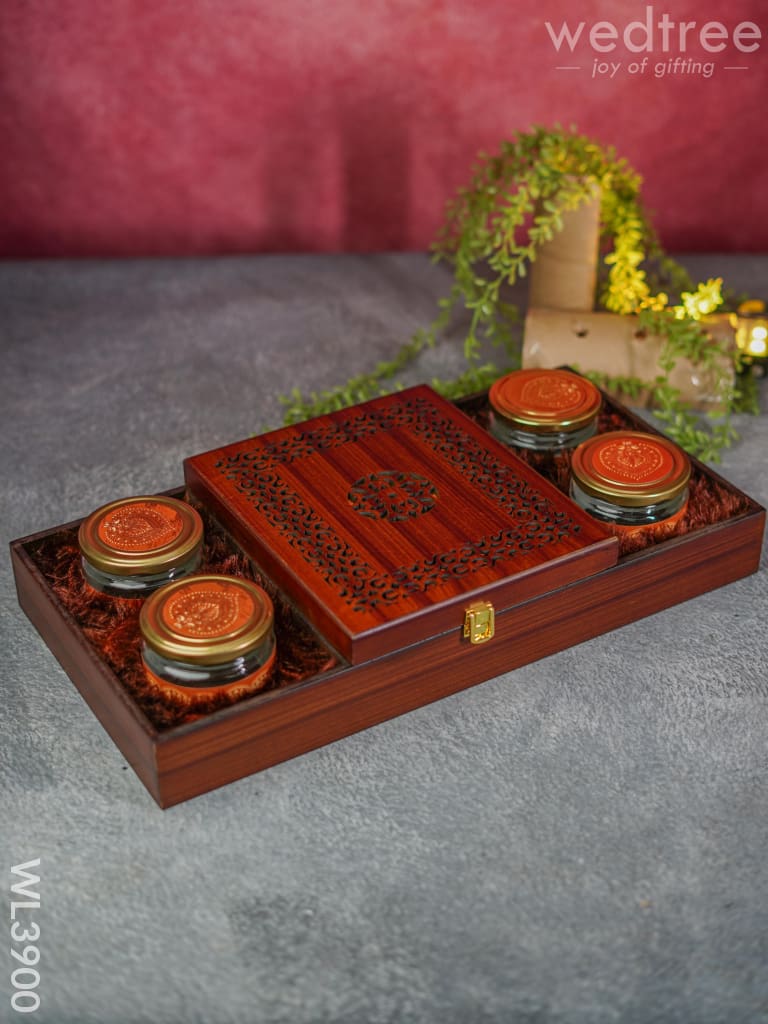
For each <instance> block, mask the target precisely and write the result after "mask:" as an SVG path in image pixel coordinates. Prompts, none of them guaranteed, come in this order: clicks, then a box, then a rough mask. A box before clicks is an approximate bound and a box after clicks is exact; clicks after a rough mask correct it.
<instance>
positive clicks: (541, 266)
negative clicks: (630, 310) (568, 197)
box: [528, 186, 600, 311]
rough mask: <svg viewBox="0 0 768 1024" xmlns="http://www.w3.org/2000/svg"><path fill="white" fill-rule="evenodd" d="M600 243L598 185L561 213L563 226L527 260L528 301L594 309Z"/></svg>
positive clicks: (533, 304)
mask: <svg viewBox="0 0 768 1024" xmlns="http://www.w3.org/2000/svg"><path fill="white" fill-rule="evenodd" d="M599 243H600V189H599V187H598V186H595V190H594V198H593V199H590V200H587V202H585V203H582V205H581V206H578V207H577V208H576V209H575V210H570V211H568V212H567V213H564V214H563V229H562V231H559V232H558V233H557V234H556V235H555V237H554V238H553V239H552V240H551V241H550V242H545V243H544V244H543V245H542V246H540V248H539V250H538V252H537V253H536V259H535V260H534V261H533V263H531V269H530V290H529V294H528V301H529V304H530V305H531V306H545V307H548V308H550V309H568V310H584V311H588V310H591V309H594V306H595V288H596V286H597V258H598V249H599Z"/></svg>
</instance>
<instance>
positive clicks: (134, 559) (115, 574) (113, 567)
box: [78, 495, 203, 597]
mask: <svg viewBox="0 0 768 1024" xmlns="http://www.w3.org/2000/svg"><path fill="white" fill-rule="evenodd" d="M78 542H79V544H80V551H81V554H82V566H83V572H84V574H85V578H86V580H87V581H88V583H89V584H90V585H91V586H92V587H94V588H95V589H96V590H100V591H102V592H103V593H105V594H112V595H115V596H120V597H144V596H145V595H146V594H149V593H151V592H152V591H153V590H155V589H157V587H160V586H162V585H163V584H164V583H168V582H170V581H171V580H175V579H179V578H180V577H183V576H187V575H189V574H190V573H193V572H195V571H196V570H197V568H198V567H199V565H200V558H201V554H202V548H203V521H202V519H201V518H200V516H199V515H198V513H197V512H196V511H195V509H193V508H192V506H191V505H188V504H187V503H186V502H185V501H179V500H178V499H177V498H168V497H165V496H163V495H152V496H144V495H141V496H138V497H134V498H123V499H121V500H120V501H113V502H110V504H108V505H103V506H102V507H101V508H98V509H96V511H95V512H93V513H92V514H91V515H90V516H89V517H88V518H87V519H86V520H85V521H84V522H83V523H82V524H81V526H80V530H79V533H78Z"/></svg>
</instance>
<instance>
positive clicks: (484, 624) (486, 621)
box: [464, 601, 496, 644]
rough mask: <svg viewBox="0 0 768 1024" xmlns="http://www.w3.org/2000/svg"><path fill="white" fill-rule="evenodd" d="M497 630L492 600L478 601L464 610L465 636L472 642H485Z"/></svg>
mask: <svg viewBox="0 0 768 1024" xmlns="http://www.w3.org/2000/svg"><path fill="white" fill-rule="evenodd" d="M495 631H496V623H495V615H494V611H493V605H492V604H491V602H490V601H476V602H475V603H474V604H471V605H470V606H469V608H467V609H466V610H465V611H464V636H465V637H468V638H469V642H470V643H471V644H484V643H485V642H486V640H490V639H491V637H492V636H493V634H494V632H495Z"/></svg>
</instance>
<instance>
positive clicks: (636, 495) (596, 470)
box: [571, 430, 691, 508]
mask: <svg viewBox="0 0 768 1024" xmlns="http://www.w3.org/2000/svg"><path fill="white" fill-rule="evenodd" d="M571 472H572V474H573V479H574V480H575V482H576V483H577V484H578V486H579V487H581V489H582V490H583V491H585V492H586V493H587V494H591V495H592V496H593V497H596V498H603V499H605V500H606V501H610V502H613V503H614V504H616V505H625V506H628V507H630V508H638V507H640V506H643V505H654V504H657V503H659V502H662V501H667V500H669V499H670V498H675V497H677V496H678V495H679V494H681V493H682V492H683V491H684V490H685V488H686V487H687V486H688V480H689V478H690V475H691V464H690V461H689V459H688V456H687V455H686V454H685V452H684V451H683V450H682V448H679V447H678V446H677V445H676V444H674V443H673V442H672V441H669V440H667V438H665V437H660V436H658V435H656V434H646V433H643V432H642V431H637V430H616V431H613V432H611V433H607V434H597V435H596V436H595V437H591V438H590V439H589V440H588V441H584V442H582V444H580V445H579V446H578V448H576V450H575V451H574V453H573V459H572V462H571Z"/></svg>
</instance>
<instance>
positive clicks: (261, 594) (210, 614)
mask: <svg viewBox="0 0 768 1024" xmlns="http://www.w3.org/2000/svg"><path fill="white" fill-rule="evenodd" d="M273 622H274V608H273V605H272V600H271V598H270V597H269V594H267V592H266V591H265V590H264V589H263V588H262V587H259V586H257V585H256V584H255V583H251V582H250V580H244V579H240V578H239V577H235V576H218V575H210V576H202V575H201V576H187V577H186V578H184V579H181V580H178V581H176V582H175V583H169V584H167V585H166V586H164V587H161V588H160V589H159V590H156V591H155V593H154V594H152V595H151V596H150V597H149V598H147V601H146V602H145V604H144V606H143V607H142V609H141V614H140V616H139V626H140V629H141V634H142V637H143V638H144V642H145V643H146V644H147V646H148V647H150V648H152V650H154V651H155V652H156V653H157V654H160V655H162V656H163V657H165V658H169V659H171V660H173V661H182V662H187V663H188V664H193V665H221V664H223V663H225V662H228V661H232V660H234V659H236V658H241V657H244V656H245V655H246V654H248V653H249V652H251V651H253V650H254V649H256V648H258V647H259V646H260V645H261V644H262V643H264V641H265V640H266V639H267V637H268V636H269V635H270V633H271V631H272V626H273Z"/></svg>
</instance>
